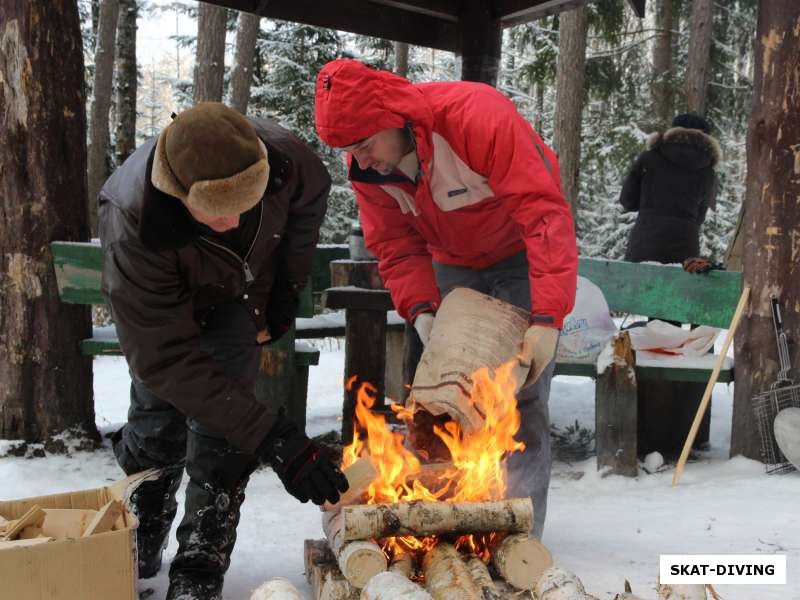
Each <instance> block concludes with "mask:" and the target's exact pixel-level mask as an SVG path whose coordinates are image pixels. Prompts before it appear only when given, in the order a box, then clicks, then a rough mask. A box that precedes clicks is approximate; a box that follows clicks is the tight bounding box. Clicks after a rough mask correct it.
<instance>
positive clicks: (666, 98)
mask: <svg viewBox="0 0 800 600" xmlns="http://www.w3.org/2000/svg"><path fill="white" fill-rule="evenodd" d="M672 9H673V5H672V0H656V31H657V32H658V33H657V34H656V38H655V42H654V44H653V109H654V110H655V117H656V120H657V121H658V127H659V128H660V129H664V128H666V127H667V126H668V125H669V123H670V121H671V119H672V111H673V110H674V109H673V98H674V94H673V88H672V85H673V81H672V27H673V19H674V17H673V10H672Z"/></svg>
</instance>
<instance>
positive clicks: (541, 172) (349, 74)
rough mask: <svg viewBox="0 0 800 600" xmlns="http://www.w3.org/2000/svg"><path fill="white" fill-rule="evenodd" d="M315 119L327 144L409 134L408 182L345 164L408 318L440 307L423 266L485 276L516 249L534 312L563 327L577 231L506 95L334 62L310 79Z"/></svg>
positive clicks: (540, 147) (544, 159) (368, 237)
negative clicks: (411, 170)
mask: <svg viewBox="0 0 800 600" xmlns="http://www.w3.org/2000/svg"><path fill="white" fill-rule="evenodd" d="M315 111H316V125H317V131H318V133H319V135H320V137H321V138H322V140H323V141H324V142H325V143H326V144H328V145H329V146H333V147H342V146H348V145H350V144H353V143H354V142H357V141H359V140H362V139H364V138H366V137H369V136H371V135H373V134H375V133H377V132H379V131H382V130H384V129H391V128H403V127H406V126H410V127H411V128H412V130H413V133H414V137H415V140H416V150H417V157H418V159H419V163H420V176H419V178H418V180H417V183H416V184H415V183H413V182H412V181H410V180H409V179H408V178H407V177H405V176H404V175H403V174H402V173H400V172H399V171H396V172H395V173H394V174H391V175H388V176H382V175H380V174H379V173H377V172H376V171H374V170H373V169H366V170H361V169H359V168H358V164H357V162H356V161H355V160H352V156H348V160H349V165H350V180H351V183H352V185H353V189H354V190H355V193H356V198H357V200H358V206H359V210H360V214H361V223H362V226H363V229H364V239H365V242H366V244H367V247H368V248H369V249H370V250H371V251H372V252H374V253H375V254H376V255H377V256H378V259H379V268H380V273H381V276H382V277H383V281H384V282H385V284H386V286H387V288H388V289H389V291H390V292H391V294H392V299H393V301H394V304H395V306H396V307H397V310H398V312H399V313H400V314H401V315H402V316H403V317H404V318H407V319H413V318H414V317H415V316H416V314H415V308H416V307H418V306H420V305H424V304H426V303H428V304H430V305H431V306H432V307H433V308H434V309H436V308H437V307H438V305H439V303H440V300H441V299H440V295H439V290H438V288H437V287H436V280H435V278H434V274H433V267H432V265H431V258H433V259H434V260H436V261H438V262H440V263H443V264H448V265H458V266H466V267H472V268H474V269H481V268H484V267H488V266H490V265H492V264H494V263H496V262H498V261H500V260H503V259H505V258H508V257H509V256H511V255H512V254H515V253H517V252H520V251H522V250H523V249H524V250H525V251H526V253H527V256H528V262H529V264H530V284H531V298H532V314H533V315H534V316H538V317H551V318H552V320H553V324H554V325H555V326H556V327H561V323H562V321H563V318H564V316H566V315H567V314H568V313H569V311H570V310H572V306H573V303H574V301H575V287H576V281H577V279H576V278H577V269H578V260H577V259H578V256H577V248H576V242H575V227H574V224H573V221H572V215H571V213H570V210H569V207H568V206H567V203H566V202H565V200H564V197H563V196H562V194H561V190H560V184H559V172H558V161H557V158H556V155H555V153H554V152H553V151H552V150H551V149H550V148H548V147H547V146H546V145H545V144H544V142H542V140H541V138H540V137H539V136H538V135H537V134H536V132H534V131H533V129H532V128H531V126H530V125H529V124H528V122H527V121H525V119H523V118H522V117H521V116H520V115H519V113H518V112H517V111H516V109H515V107H514V105H513V104H512V103H511V101H510V100H509V99H508V98H506V97H505V96H503V95H502V94H501V93H499V92H498V91H497V90H495V89H494V88H492V87H490V86H488V85H485V84H481V83H469V82H454V83H423V84H412V83H411V82H409V81H408V80H406V79H403V78H402V77H398V76H397V75H394V74H393V73H389V72H386V71H375V70H373V69H370V68H368V67H366V66H365V65H363V64H361V63H360V62H358V61H354V60H335V61H332V62H330V63H328V64H327V65H325V67H324V68H323V69H322V71H320V73H319V76H318V77H317V90H316V101H315ZM538 320H539V319H536V321H538ZM545 320H546V319H545Z"/></svg>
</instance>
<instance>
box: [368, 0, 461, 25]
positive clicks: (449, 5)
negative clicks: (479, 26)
mask: <svg viewBox="0 0 800 600" xmlns="http://www.w3.org/2000/svg"><path fill="white" fill-rule="evenodd" d="M368 1H369V2H372V3H373V4H379V5H381V6H391V7H394V8H399V9H400V10H404V11H408V12H414V13H419V14H421V15H428V16H429V17H434V18H437V19H442V20H443V21H450V22H452V23H457V22H458V13H459V2H457V1H454V0H430V1H427V0H368Z"/></svg>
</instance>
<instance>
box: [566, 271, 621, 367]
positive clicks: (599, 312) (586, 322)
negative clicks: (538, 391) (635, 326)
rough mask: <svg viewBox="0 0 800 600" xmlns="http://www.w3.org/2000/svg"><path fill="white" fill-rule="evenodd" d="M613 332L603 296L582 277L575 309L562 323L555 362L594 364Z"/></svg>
mask: <svg viewBox="0 0 800 600" xmlns="http://www.w3.org/2000/svg"><path fill="white" fill-rule="evenodd" d="M616 332H617V326H616V325H615V324H614V321H613V319H612V318H611V314H610V313H609V310H608V303H607V302H606V299H605V297H604V296H603V292H602V291H600V288H599V287H597V286H596V285H595V284H593V283H592V282H591V281H589V280H588V279H586V278H585V277H578V292H577V295H576V297H575V308H573V309H572V312H571V313H569V314H568V315H567V317H566V318H565V319H564V326H563V327H562V328H561V336H560V337H559V339H558V353H557V358H558V360H559V361H560V362H571V363H575V362H586V363H594V361H595V359H596V358H597V355H598V354H600V351H601V350H602V349H603V347H604V346H605V345H606V344H607V343H608V341H609V340H610V339H611V338H612V337H614V334H615V333H616Z"/></svg>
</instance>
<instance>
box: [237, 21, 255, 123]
mask: <svg viewBox="0 0 800 600" xmlns="http://www.w3.org/2000/svg"><path fill="white" fill-rule="evenodd" d="M260 23H261V17H260V16H258V15H254V14H252V13H248V12H240V13H239V23H238V26H237V29H236V56H235V57H234V59H233V62H234V65H233V71H232V73H231V106H232V107H233V108H235V109H236V110H238V111H239V112H240V113H242V114H246V113H247V104H248V102H250V84H252V82H253V56H255V53H256V40H257V39H258V28H259V24H260Z"/></svg>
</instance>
